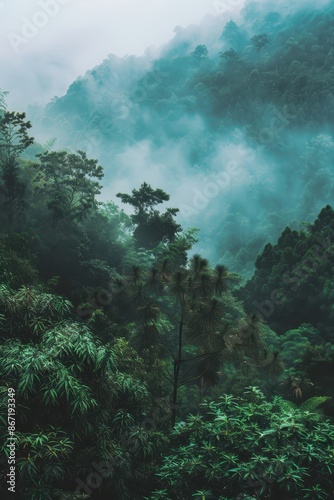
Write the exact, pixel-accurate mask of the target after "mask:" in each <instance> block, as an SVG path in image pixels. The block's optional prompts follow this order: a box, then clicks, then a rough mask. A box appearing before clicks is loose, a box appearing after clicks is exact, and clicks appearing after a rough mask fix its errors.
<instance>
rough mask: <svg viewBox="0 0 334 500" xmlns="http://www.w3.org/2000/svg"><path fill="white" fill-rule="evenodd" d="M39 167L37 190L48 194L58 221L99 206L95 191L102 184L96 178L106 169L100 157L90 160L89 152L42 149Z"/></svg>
mask: <svg viewBox="0 0 334 500" xmlns="http://www.w3.org/2000/svg"><path fill="white" fill-rule="evenodd" d="M37 156H38V157H39V159H40V162H39V163H38V164H36V168H37V169H38V171H39V172H40V174H39V175H38V177H37V178H36V181H35V182H36V183H38V188H37V189H38V190H39V191H41V192H42V193H43V195H44V196H46V198H47V200H48V201H47V206H48V208H49V210H50V211H51V213H52V217H53V222H54V224H56V223H57V222H59V221H60V220H62V219H67V220H82V219H83V218H85V217H86V216H87V213H89V211H91V210H92V209H93V208H96V206H97V202H96V199H95V198H96V195H98V194H100V189H101V187H102V186H101V185H100V184H99V182H98V181H94V180H93V179H95V178H96V179H98V180H100V179H102V177H103V170H102V167H101V166H100V165H98V162H97V160H90V159H88V158H87V155H86V153H84V152H83V151H78V152H77V154H72V153H67V152H66V151H60V152H53V151H51V152H49V151H47V152H46V153H41V154H39V155H37Z"/></svg>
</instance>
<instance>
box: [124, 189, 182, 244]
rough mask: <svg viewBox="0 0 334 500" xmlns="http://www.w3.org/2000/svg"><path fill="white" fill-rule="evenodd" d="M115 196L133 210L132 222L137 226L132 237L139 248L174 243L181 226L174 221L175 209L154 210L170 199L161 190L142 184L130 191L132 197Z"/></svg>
mask: <svg viewBox="0 0 334 500" xmlns="http://www.w3.org/2000/svg"><path fill="white" fill-rule="evenodd" d="M116 196H117V197H118V198H120V199H121V200H122V202H123V203H127V204H129V205H132V207H133V208H134V210H135V213H134V214H133V215H132V220H133V222H134V224H135V225H136V226H137V227H136V229H135V231H134V237H135V239H136V241H137V245H138V246H139V247H144V248H148V249H152V248H154V247H155V246H156V245H158V244H159V243H160V242H161V241H163V240H167V241H170V242H171V241H174V239H175V236H176V234H177V233H178V232H180V231H181V226H180V225H179V224H177V223H176V222H175V220H174V217H175V216H176V214H177V212H178V211H179V210H178V209H177V208H167V209H166V211H165V212H164V213H160V212H159V211H158V210H155V207H156V205H159V204H161V203H163V202H165V201H168V200H169V198H170V196H169V195H168V194H167V193H165V191H163V190H162V189H153V188H152V187H151V186H150V185H149V184H147V183H146V182H144V183H143V184H142V185H141V186H140V188H139V189H133V190H132V195H129V194H124V193H118V194H117V195H116Z"/></svg>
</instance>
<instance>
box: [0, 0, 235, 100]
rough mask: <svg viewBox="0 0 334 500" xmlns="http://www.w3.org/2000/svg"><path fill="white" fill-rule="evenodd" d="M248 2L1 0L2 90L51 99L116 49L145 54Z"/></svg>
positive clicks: (118, 52) (13, 94) (14, 97)
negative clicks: (182, 30)
mask: <svg viewBox="0 0 334 500" xmlns="http://www.w3.org/2000/svg"><path fill="white" fill-rule="evenodd" d="M242 3H243V0H0V23H1V24H0V26H1V27H0V88H2V89H4V90H10V93H11V97H10V99H9V103H10V104H12V103H13V104H15V105H16V106H17V105H22V106H24V105H25V104H26V103H33V102H45V101H48V100H49V99H50V98H51V97H53V96H54V95H62V94H64V93H65V92H66V90H67V88H68V86H69V85H70V84H71V82H72V81H73V80H74V79H75V78H76V77H77V76H79V75H81V74H83V73H85V71H86V70H88V69H90V68H92V67H94V66H95V65H97V64H99V63H100V62H102V60H103V59H104V58H105V57H106V56H107V55H108V54H111V53H113V54H116V55H119V56H124V55H125V54H137V55H142V54H143V53H144V52H145V49H146V48H147V47H150V46H151V47H152V46H156V47H159V46H161V45H162V44H164V43H166V42H168V40H170V39H171V38H172V36H173V31H174V28H175V27H176V26H177V25H179V26H183V27H186V26H188V25H190V24H193V23H199V22H200V21H201V20H202V19H203V17H204V16H205V15H206V14H208V13H209V14H211V15H217V14H219V13H220V12H221V11H222V10H225V11H232V10H234V9H236V8H240V5H241V4H242Z"/></svg>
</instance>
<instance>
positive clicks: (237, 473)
mask: <svg viewBox="0 0 334 500" xmlns="http://www.w3.org/2000/svg"><path fill="white" fill-rule="evenodd" d="M323 402H324V399H323V398H319V399H318V400H317V401H315V400H310V401H309V402H307V404H305V407H304V408H298V407H294V406H290V405H288V406H287V405H286V403H285V401H284V400H282V399H281V398H280V397H275V398H274V399H273V400H272V401H267V400H266V399H265V397H264V396H263V394H262V393H261V392H260V391H259V390H258V389H257V388H255V387H251V388H249V390H248V391H246V392H245V394H244V396H243V397H234V396H230V395H226V396H223V397H221V398H220V400H219V401H217V402H211V403H208V402H204V403H203V404H202V405H201V407H202V410H201V413H200V414H198V415H193V416H190V417H188V418H187V420H186V421H185V422H180V423H179V424H177V426H176V428H175V430H174V432H173V434H172V436H171V451H170V452H169V454H168V455H167V456H166V457H165V458H164V459H163V461H162V464H161V466H160V467H159V470H158V473H157V476H158V477H159V484H160V488H161V486H162V487H163V488H164V489H163V490H162V492H163V495H164V496H161V498H175V499H180V500H183V499H184V500H186V499H188V498H192V497H194V496H195V497H196V495H199V494H200V493H199V491H204V490H205V491H206V493H204V492H203V493H201V494H202V495H208V498H217V499H218V498H230V499H232V498H236V497H239V496H241V495H244V496H245V498H246V496H247V498H249V497H252V498H274V497H277V496H278V497H280V498H296V497H298V498H300V499H304V498H305V499H306V498H315V496H313V497H312V494H313V495H315V492H316V491H318V492H319V498H328V499H329V498H331V493H330V492H331V491H332V489H333V481H332V473H333V467H334V460H333V452H332V443H333V437H334V429H333V426H332V424H331V423H330V422H329V421H328V420H322V421H318V420H317V419H313V414H312V413H311V412H308V411H306V408H307V406H308V407H309V408H313V409H315V408H316V407H317V406H318V405H319V404H322V403H323ZM320 443H321V444H320ZM158 495H159V493H158V492H157V491H156V492H155V493H153V496H152V497H150V498H158ZM210 495H211V496H210ZM310 495H311V496H310ZM198 498H200V497H198Z"/></svg>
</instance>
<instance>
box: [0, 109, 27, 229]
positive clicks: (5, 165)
mask: <svg viewBox="0 0 334 500" xmlns="http://www.w3.org/2000/svg"><path fill="white" fill-rule="evenodd" d="M24 119H25V113H16V112H9V111H6V112H5V113H4V115H3V117H2V118H1V119H0V199H1V207H2V210H3V212H4V214H5V215H6V218H7V223H8V227H9V229H10V230H11V229H12V227H13V223H14V219H15V218H16V217H19V216H20V215H21V214H22V211H23V208H24V192H25V185H24V183H23V182H22V180H21V179H20V171H19V166H18V158H19V157H20V155H21V154H22V152H23V151H24V150H25V149H26V148H27V147H28V146H30V145H31V144H32V143H33V142H34V139H33V138H32V137H30V136H29V134H28V130H29V129H30V128H31V123H30V122H29V121H25V120H24Z"/></svg>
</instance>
